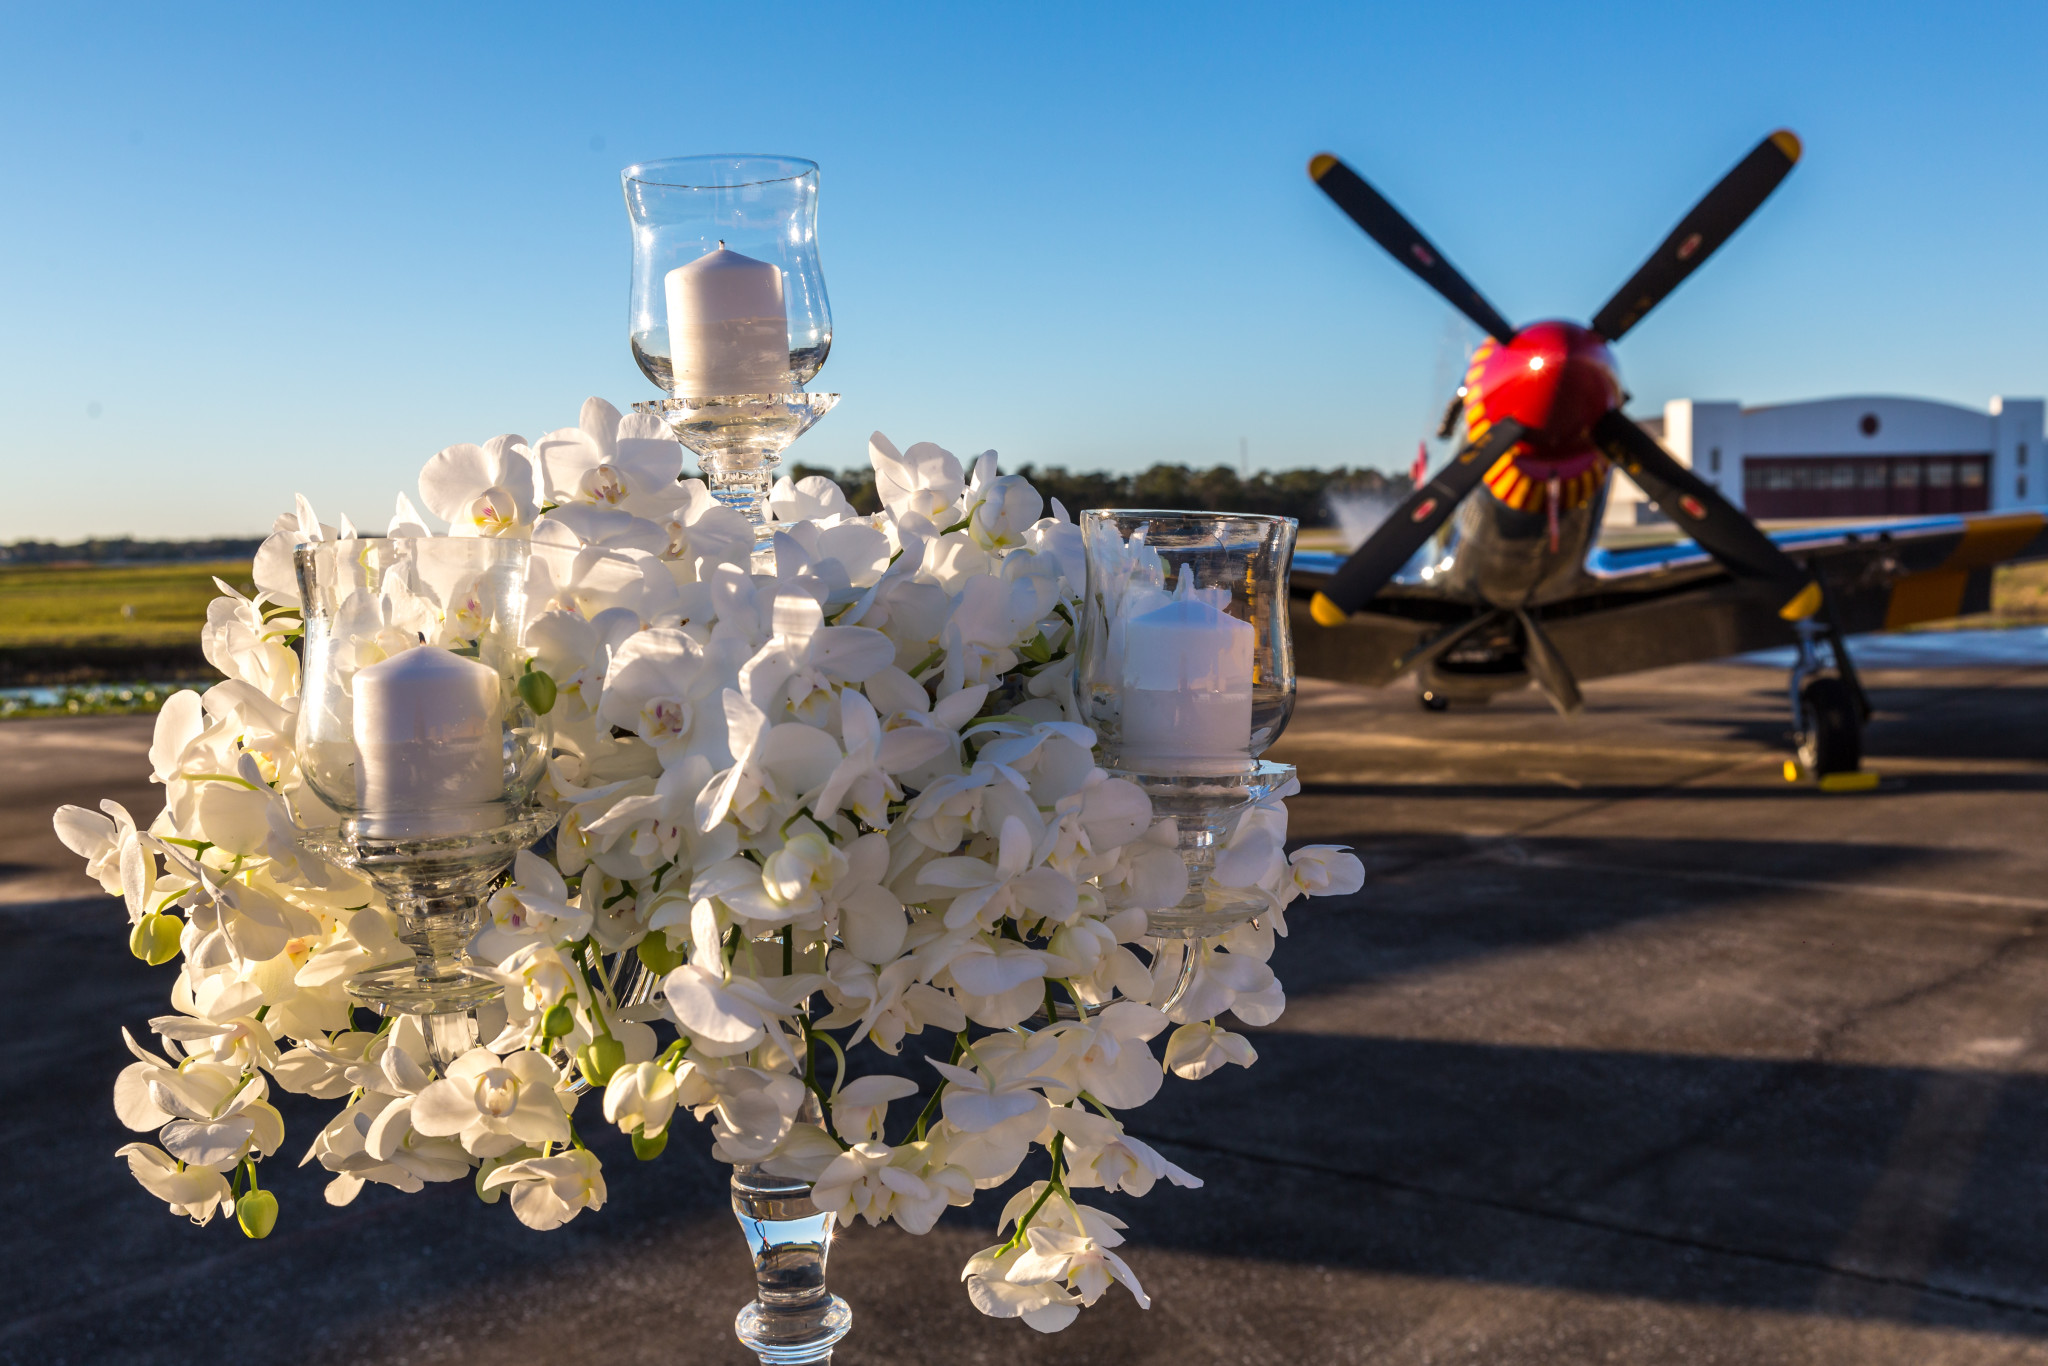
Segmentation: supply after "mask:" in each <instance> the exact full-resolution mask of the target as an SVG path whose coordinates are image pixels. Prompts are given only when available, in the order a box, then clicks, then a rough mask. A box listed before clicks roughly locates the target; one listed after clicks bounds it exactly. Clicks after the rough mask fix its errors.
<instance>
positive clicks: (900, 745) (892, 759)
mask: <svg viewBox="0 0 2048 1366" xmlns="http://www.w3.org/2000/svg"><path fill="white" fill-rule="evenodd" d="M839 729H840V734H841V735H842V736H843V737H844V738H845V742H846V757H845V758H843V759H841V760H840V761H839V762H838V764H836V765H835V766H834V767H833V769H832V776H831V777H829V778H827V779H826V780H825V786H824V787H823V788H822V789H821V790H820V791H819V793H818V795H817V797H816V798H815V799H814V800H813V802H812V803H811V807H812V809H813V810H814V811H817V812H819V813H820V814H827V815H829V814H830V813H832V812H835V811H838V810H839V809H840V808H842V807H844V808H845V809H847V810H849V811H851V812H853V814H854V815H856V816H858V817H860V818H861V820H862V821H863V822H864V823H865V824H867V825H868V826H870V827H871V828H873V829H876V830H881V829H885V828H886V827H887V826H888V824H889V803H890V802H892V801H895V800H897V799H899V798H901V797H902V796H903V789H902V788H901V787H900V786H899V785H898V784H897V782H896V776H895V775H897V774H898V773H902V772H905V771H906V770H909V769H914V768H917V767H918V766H920V765H922V764H925V763H928V762H930V761H931V760H933V759H936V758H937V757H938V756H939V755H941V754H943V753H945V751H946V749H947V748H948V741H947V737H946V736H945V735H943V734H941V733H940V732H939V731H937V730H934V729H929V728H924V727H915V728H910V727H906V728H903V729H898V730H890V731H884V730H883V729H882V722H881V718H880V717H879V716H878V715H876V713H875V709H874V706H873V705H872V704H871V703H870V702H869V701H868V699H867V698H865V697H863V696H861V695H860V694H859V693H857V692H854V691H852V690H851V689H848V690H847V691H845V692H843V693H841V694H840V695H839Z"/></svg>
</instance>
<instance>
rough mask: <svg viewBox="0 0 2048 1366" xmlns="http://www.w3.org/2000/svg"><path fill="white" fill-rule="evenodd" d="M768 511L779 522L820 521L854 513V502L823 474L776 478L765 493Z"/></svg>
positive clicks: (849, 515)
mask: <svg viewBox="0 0 2048 1366" xmlns="http://www.w3.org/2000/svg"><path fill="white" fill-rule="evenodd" d="M768 511H769V513H770V514H771V515H773V517H774V518H775V520H776V521H778V522H822V521H826V520H827V519H830V518H839V517H851V516H853V515H854V511H853V504H851V503H849V502H847V501H846V494H845V493H843V492H842V491H841V490H840V488H839V485H837V484H835V483H833V482H832V481H831V480H830V479H827V478H826V477H825V476H824V475H822V474H807V475H805V476H804V477H803V478H801V479H796V480H792V479H791V478H790V477H789V476H788V475H784V476H783V477H782V478H780V479H778V480H776V481H775V487H774V488H773V489H772V490H770V491H769V494H768Z"/></svg>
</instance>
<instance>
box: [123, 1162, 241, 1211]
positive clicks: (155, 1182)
mask: <svg viewBox="0 0 2048 1366" xmlns="http://www.w3.org/2000/svg"><path fill="white" fill-rule="evenodd" d="M114 1156H116V1157H125V1158H127V1159H128V1172H129V1174H130V1175H131V1176H133V1177H134V1178H135V1179H136V1181H137V1182H138V1183H140V1184H141V1186H142V1188H143V1189H144V1190H146V1191H148V1192H149V1193H150V1194H151V1195H154V1196H155V1197H156V1198H157V1199H159V1200H161V1201H163V1202H164V1203H165V1204H167V1205H169V1206H170V1207H171V1213H173V1214H182V1215H183V1216H185V1217H186V1218H187V1219H190V1220H191V1221H192V1222H193V1223H195V1224H199V1225H201V1226H204V1225H206V1224H208V1223H210V1222H212V1220H213V1216H214V1212H215V1211H216V1210H219V1209H220V1208H221V1207H222V1206H223V1205H226V1204H228V1203H229V1202H230V1200H231V1199H232V1193H231V1192H230V1190H229V1188H228V1179H227V1178H226V1177H225V1176H222V1175H221V1174H220V1173H219V1172H217V1171H214V1170H213V1169H212V1168H211V1167H192V1166H180V1165H179V1162H178V1160H177V1159H176V1158H174V1157H172V1156H171V1155H170V1154H169V1153H167V1152H165V1151H164V1150H163V1149H161V1148H158V1147H155V1146H153V1145H151V1144H148V1143H128V1144H124V1145H122V1146H121V1147H119V1148H117V1149H115V1150H114Z"/></svg>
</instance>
